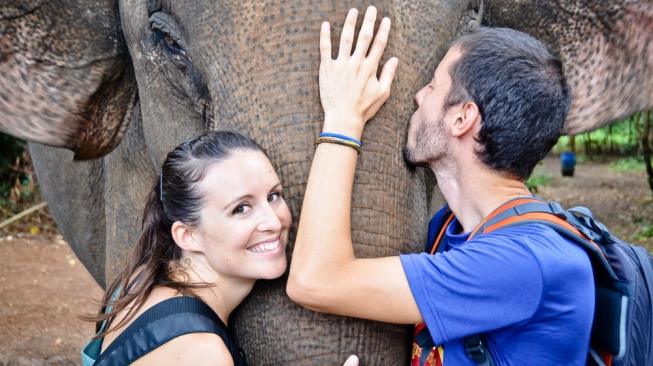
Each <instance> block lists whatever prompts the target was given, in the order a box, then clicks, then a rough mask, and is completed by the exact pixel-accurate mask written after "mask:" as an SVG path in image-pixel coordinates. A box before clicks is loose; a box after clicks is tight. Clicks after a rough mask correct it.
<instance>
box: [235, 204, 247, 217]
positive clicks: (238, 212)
mask: <svg viewBox="0 0 653 366" xmlns="http://www.w3.org/2000/svg"><path fill="white" fill-rule="evenodd" d="M249 210H251V207H249V205H246V204H240V205H238V206H236V207H235V208H234V209H233V211H231V213H232V214H234V215H242V214H244V213H246V212H247V211H249Z"/></svg>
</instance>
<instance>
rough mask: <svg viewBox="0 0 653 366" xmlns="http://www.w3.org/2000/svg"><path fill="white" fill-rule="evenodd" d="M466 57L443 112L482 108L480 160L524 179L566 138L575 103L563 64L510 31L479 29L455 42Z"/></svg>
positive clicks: (530, 40)
mask: <svg viewBox="0 0 653 366" xmlns="http://www.w3.org/2000/svg"><path fill="white" fill-rule="evenodd" d="M453 46H458V47H460V50H461V51H462V56H461V57H460V59H459V60H458V62H457V63H456V64H455V65H453V66H452V67H451V70H449V72H450V74H451V79H452V89H451V91H450V93H449V97H448V100H447V102H446V106H445V107H449V106H452V105H456V104H458V103H461V102H465V101H468V100H471V101H473V102H474V103H476V105H477V106H478V108H479V110H480V113H481V119H482V122H481V130H480V131H479V133H478V136H477V138H476V140H477V142H478V143H479V145H480V148H479V149H478V151H477V152H476V154H477V156H478V157H479V159H480V160H481V161H482V162H483V163H485V164H486V165H487V166H489V167H490V168H492V169H494V170H497V171H500V172H504V173H507V174H508V175H510V176H513V177H515V178H519V179H522V180H526V178H528V176H529V175H530V174H531V172H532V171H533V168H535V165H537V163H538V162H539V161H540V160H542V159H543V158H544V157H545V156H546V154H547V153H548V152H549V150H551V148H552V147H553V145H555V143H556V141H558V138H559V137H560V134H561V133H562V127H563V124H564V121H565V118H566V116H567V111H568V109H569V104H570V100H571V96H570V92H569V87H568V86H567V82H566V80H565V77H564V76H563V74H562V63H561V62H560V60H559V59H558V58H557V57H556V56H554V55H553V54H552V53H551V52H550V51H549V50H548V49H547V47H546V46H545V45H544V44H542V43H541V42H540V41H538V40H536V39H535V38H533V37H531V36H529V35H528V34H526V33H522V32H519V31H516V30H512V29H508V28H487V27H480V28H478V29H477V30H475V31H474V32H472V33H469V34H466V35H464V36H462V37H460V38H458V39H456V40H455V41H454V43H453Z"/></svg>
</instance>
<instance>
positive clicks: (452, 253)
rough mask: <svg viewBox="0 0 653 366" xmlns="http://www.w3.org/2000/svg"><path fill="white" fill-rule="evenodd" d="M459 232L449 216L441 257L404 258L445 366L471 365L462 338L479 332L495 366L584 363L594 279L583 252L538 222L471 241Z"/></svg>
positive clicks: (590, 324) (422, 311)
mask: <svg viewBox="0 0 653 366" xmlns="http://www.w3.org/2000/svg"><path fill="white" fill-rule="evenodd" d="M439 214H441V213H439ZM461 231H462V227H461V225H460V223H459V222H458V221H457V220H455V219H454V220H453V221H452V222H451V224H450V225H449V227H448V228H447V231H446V232H445V237H444V238H443V240H442V242H441V244H440V245H446V247H445V249H446V252H442V253H436V254H435V255H430V254H428V253H421V254H407V255H402V256H401V263H402V265H403V268H404V271H405V273H406V277H407V278H408V283H409V284H410V289H411V291H412V293H413V297H414V298H415V302H416V303H417V306H418V308H419V310H420V313H421V314H422V317H423V318H424V322H425V323H426V326H427V327H428V330H429V332H430V334H431V337H432V338H433V341H434V342H435V344H436V345H441V346H442V347H443V349H444V353H443V360H442V361H443V364H444V366H456V365H470V366H472V365H475V364H474V363H473V362H472V361H471V360H470V359H469V358H468V357H467V355H466V354H465V347H464V344H463V338H464V337H468V336H472V335H477V334H485V335H486V336H487V339H488V340H487V343H488V348H489V350H490V353H491V354H492V357H493V359H494V360H495V362H496V364H497V365H532V366H536V365H542V366H551V365H585V361H586V357H587V352H588V349H589V339H590V329H591V326H592V316H593V314H594V279H593V276H592V267H591V264H590V261H589V258H588V256H587V254H586V253H585V252H584V250H583V249H582V248H580V247H579V246H578V245H576V244H574V243H572V242H570V241H568V240H567V239H565V238H563V237H562V236H560V235H559V234H558V233H556V232H555V231H554V230H553V229H551V228H550V227H548V226H545V225H543V224H538V223H533V224H524V225H520V226H514V227H506V228H502V229H499V230H497V231H494V232H492V233H488V234H479V235H477V236H475V237H474V238H473V239H472V240H470V241H467V238H468V237H469V233H463V234H459V233H460V232H461Z"/></svg>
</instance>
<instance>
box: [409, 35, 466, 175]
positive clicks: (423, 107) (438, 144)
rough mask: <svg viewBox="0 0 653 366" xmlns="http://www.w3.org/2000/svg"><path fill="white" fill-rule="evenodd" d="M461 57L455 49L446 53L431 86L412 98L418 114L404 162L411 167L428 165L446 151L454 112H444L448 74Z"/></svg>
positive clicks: (415, 116) (413, 119)
mask: <svg viewBox="0 0 653 366" xmlns="http://www.w3.org/2000/svg"><path fill="white" fill-rule="evenodd" d="M460 56H461V52H460V50H459V49H458V48H457V47H452V48H451V49H449V51H448V52H447V54H446V55H445V56H444V58H443V59H442V61H441V62H440V64H439V65H438V67H437V68H436V69H435V72H434V74H433V79H432V80H431V82H429V83H428V84H427V85H426V86H425V87H423V88H422V89H421V90H420V91H418V92H417V94H415V102H416V103H417V110H416V111H415V113H413V116H412V117H411V119H410V126H409V128H408V141H407V142H406V147H405V148H404V158H405V159H406V161H408V162H409V163H411V164H414V165H429V164H430V163H432V162H435V161H437V160H438V159H440V158H441V157H442V156H443V155H444V154H445V153H446V151H447V147H448V137H447V136H448V134H447V133H446V128H447V123H446V122H447V121H448V120H449V119H450V118H451V114H452V113H451V112H452V111H453V108H445V103H446V101H447V97H448V96H449V92H450V90H451V86H452V80H451V76H450V74H449V70H450V68H451V67H452V66H453V65H454V64H455V63H456V62H458V59H459V58H460Z"/></svg>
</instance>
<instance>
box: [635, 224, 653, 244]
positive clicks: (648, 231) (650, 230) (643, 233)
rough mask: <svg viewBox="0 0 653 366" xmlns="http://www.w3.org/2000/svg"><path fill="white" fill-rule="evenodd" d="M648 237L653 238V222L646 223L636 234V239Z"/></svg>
mask: <svg viewBox="0 0 653 366" xmlns="http://www.w3.org/2000/svg"><path fill="white" fill-rule="evenodd" d="M648 238H653V225H652V224H645V225H644V226H642V227H641V228H640V229H639V231H638V232H637V233H636V234H635V235H634V239H635V240H646V239H648Z"/></svg>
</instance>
